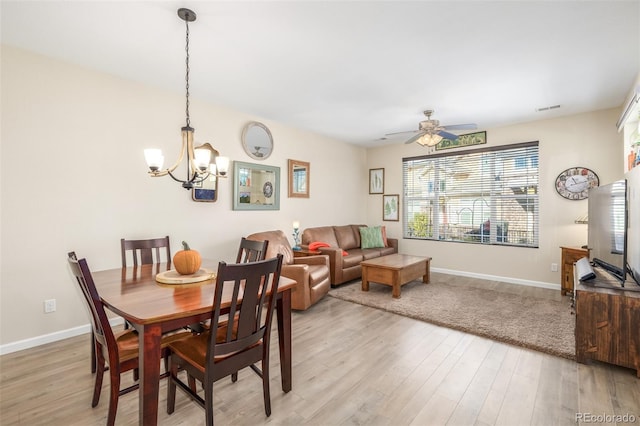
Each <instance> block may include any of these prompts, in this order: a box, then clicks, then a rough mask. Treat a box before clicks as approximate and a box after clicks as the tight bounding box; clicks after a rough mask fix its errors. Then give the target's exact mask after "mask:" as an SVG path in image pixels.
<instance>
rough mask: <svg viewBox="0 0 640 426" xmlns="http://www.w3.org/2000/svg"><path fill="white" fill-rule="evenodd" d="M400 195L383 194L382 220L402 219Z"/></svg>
mask: <svg viewBox="0 0 640 426" xmlns="http://www.w3.org/2000/svg"><path fill="white" fill-rule="evenodd" d="M399 205H400V195H398V194H391V195H383V196H382V220H390V221H395V222H397V221H399V220H400V207H399Z"/></svg>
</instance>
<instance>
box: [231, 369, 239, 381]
mask: <svg viewBox="0 0 640 426" xmlns="http://www.w3.org/2000/svg"><path fill="white" fill-rule="evenodd" d="M231 381H232V382H233V383H235V382H237V381H238V372H237V371H236V372H235V373H232V374H231Z"/></svg>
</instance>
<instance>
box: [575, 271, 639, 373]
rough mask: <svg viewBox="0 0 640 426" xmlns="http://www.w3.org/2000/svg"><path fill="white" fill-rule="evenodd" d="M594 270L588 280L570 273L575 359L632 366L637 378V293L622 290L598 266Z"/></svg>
mask: <svg viewBox="0 0 640 426" xmlns="http://www.w3.org/2000/svg"><path fill="white" fill-rule="evenodd" d="M594 273H595V274H596V278H594V279H593V280H591V281H589V282H588V284H587V283H586V282H580V281H579V280H578V277H577V276H576V275H575V274H574V286H575V309H576V361H578V362H580V363H583V364H584V363H586V362H587V360H588V359H594V360H597V361H603V362H607V363H610V364H615V365H619V366H622V367H626V368H632V369H635V370H636V375H637V376H638V377H639V378H640V328H639V327H640V293H638V292H632V291H628V290H624V289H623V288H621V286H620V282H619V281H618V280H616V279H615V278H613V277H612V276H611V275H609V274H607V273H606V272H604V271H602V270H601V269H598V268H596V269H594ZM628 284H631V283H628ZM594 285H598V287H596V286H594ZM607 286H608V287H609V288H606V287H607Z"/></svg>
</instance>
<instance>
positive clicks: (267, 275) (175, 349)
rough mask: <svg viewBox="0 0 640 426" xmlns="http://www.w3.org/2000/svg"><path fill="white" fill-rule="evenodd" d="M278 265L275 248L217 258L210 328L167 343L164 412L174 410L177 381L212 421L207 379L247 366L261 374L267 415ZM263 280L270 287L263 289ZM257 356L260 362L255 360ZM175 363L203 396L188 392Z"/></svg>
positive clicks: (210, 384) (210, 381)
mask: <svg viewBox="0 0 640 426" xmlns="http://www.w3.org/2000/svg"><path fill="white" fill-rule="evenodd" d="M281 268H282V255H281V254H278V255H277V257H275V258H272V259H268V260H263V261H258V262H250V263H237V264H226V263H225V262H220V264H219V265H218V275H217V278H216V288H215V293H214V298H213V306H212V315H211V328H210V329H209V330H207V331H206V332H204V333H202V334H199V335H191V336H189V337H187V338H185V339H183V340H179V341H176V342H173V343H171V344H170V345H169V350H170V355H169V383H168V392H167V413H169V414H171V413H173V412H174V410H175V402H176V387H180V389H182V390H183V391H184V392H186V393H187V394H188V395H189V397H190V398H191V399H193V400H194V401H195V402H196V403H198V404H199V405H200V406H201V407H203V408H204V409H205V419H206V424H207V425H209V426H211V425H213V383H214V382H215V381H217V380H219V379H221V378H223V377H226V376H230V375H232V374H234V373H237V372H238V371H240V370H242V369H244V368H246V367H250V368H251V369H252V370H253V371H254V372H255V373H256V374H257V375H258V376H260V377H261V378H262V391H263V396H264V409H265V413H266V414H267V416H270V415H271V396H270V392H269V340H270V335H271V321H272V319H273V313H274V307H275V300H276V293H277V287H278V282H279V280H280V270H281ZM269 283H270V284H269ZM269 285H270V291H264V290H265V288H264V287H265V286H269ZM223 288H224V289H225V293H227V294H231V295H232V296H231V302H230V305H229V306H228V307H227V306H222V295H223ZM227 297H228V296H227ZM265 310H266V311H265ZM263 313H264V315H263ZM227 318H233V321H231V320H227ZM258 362H261V368H258V367H257V366H256V365H255V364H256V363H258ZM181 369H184V370H186V372H187V375H188V378H189V380H190V381H191V378H192V377H193V378H195V379H196V380H198V381H200V382H201V383H202V387H203V388H204V398H202V397H201V396H200V395H198V394H197V393H196V392H194V390H195V386H194V385H193V383H191V382H190V383H189V384H186V383H184V382H183V381H182V380H180V379H179V378H178V371H179V370H181Z"/></svg>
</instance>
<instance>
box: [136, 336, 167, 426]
mask: <svg viewBox="0 0 640 426" xmlns="http://www.w3.org/2000/svg"><path fill="white" fill-rule="evenodd" d="M136 329H138V335H139V339H138V341H139V344H140V347H139V368H140V390H139V392H140V393H139V395H138V403H139V406H138V419H139V424H141V425H157V424H158V394H159V391H160V361H161V352H162V348H161V345H160V343H161V338H162V329H161V327H160V325H159V324H147V325H141V326H140V327H137V326H136Z"/></svg>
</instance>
